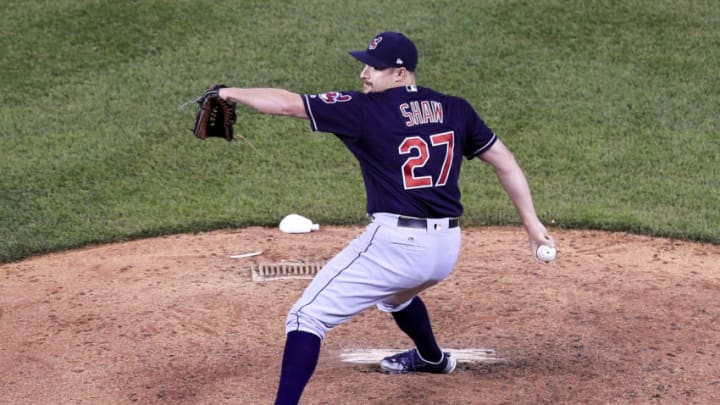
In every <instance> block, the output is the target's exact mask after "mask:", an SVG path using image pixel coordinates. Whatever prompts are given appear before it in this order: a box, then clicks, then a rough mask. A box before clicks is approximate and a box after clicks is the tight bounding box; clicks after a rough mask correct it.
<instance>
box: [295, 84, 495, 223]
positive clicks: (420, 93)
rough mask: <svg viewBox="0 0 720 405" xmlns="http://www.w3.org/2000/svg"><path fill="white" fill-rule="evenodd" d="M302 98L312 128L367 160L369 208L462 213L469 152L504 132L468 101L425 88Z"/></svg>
mask: <svg viewBox="0 0 720 405" xmlns="http://www.w3.org/2000/svg"><path fill="white" fill-rule="evenodd" d="M303 100H304V103H305V109H306V112H307V115H308V117H309V119H310V125H311V127H312V129H313V130H314V131H321V132H329V133H333V134H335V135H337V136H338V137H339V138H340V139H341V140H342V142H343V143H344V144H345V145H346V146H347V148H348V149H349V150H350V151H351V152H352V154H353V155H354V156H355V157H356V158H357V160H358V162H359V163H360V168H361V171H362V175H363V180H364V181H365V190H366V193H367V212H368V213H374V212H390V213H395V214H400V215H407V216H413V217H420V218H444V217H459V216H460V215H462V213H463V207H462V204H461V203H460V188H459V186H458V179H459V177H460V166H461V164H462V158H463V156H465V157H466V158H468V159H471V158H473V157H475V156H478V155H480V154H481V153H483V152H484V151H486V150H487V149H488V148H490V147H491V146H492V144H493V143H494V142H495V140H496V139H497V137H496V136H495V134H494V133H493V132H492V130H490V128H488V127H487V125H485V123H484V122H483V120H482V119H481V118H480V117H479V116H478V114H477V112H476V111H475V109H474V108H473V107H472V106H471V105H470V104H469V103H468V102H467V101H465V100H464V99H462V98H459V97H453V96H448V95H444V94H441V93H438V92H436V91H434V90H431V89H428V88H424V87H416V86H407V87H396V88H392V89H389V90H385V91H383V92H379V93H370V94H363V93H360V92H357V91H343V92H328V93H323V94H305V95H303Z"/></svg>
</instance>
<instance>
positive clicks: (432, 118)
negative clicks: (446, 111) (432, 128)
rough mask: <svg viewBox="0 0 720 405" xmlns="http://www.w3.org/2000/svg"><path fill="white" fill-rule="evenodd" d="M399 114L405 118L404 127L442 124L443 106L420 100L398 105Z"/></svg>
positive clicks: (434, 102) (438, 103) (436, 102)
mask: <svg viewBox="0 0 720 405" xmlns="http://www.w3.org/2000/svg"><path fill="white" fill-rule="evenodd" d="M400 114H402V116H403V117H405V118H407V121H405V125H406V126H408V127H413V126H415V125H424V124H437V123H440V124H442V122H443V106H442V103H440V102H438V101H431V100H421V101H411V102H409V103H402V104H400Z"/></svg>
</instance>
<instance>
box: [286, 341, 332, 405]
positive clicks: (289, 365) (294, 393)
mask: <svg viewBox="0 0 720 405" xmlns="http://www.w3.org/2000/svg"><path fill="white" fill-rule="evenodd" d="M320 343H321V341H320V338H319V337H318V336H316V335H313V334H312V333H307V332H290V333H288V334H287V340H286V341H285V352H284V353H283V359H282V369H281V371H280V385H279V386H278V392H277V398H276V400H275V404H276V405H295V404H297V403H298V402H299V401H300V396H301V395H302V392H303V390H304V389H305V385H307V383H308V381H310V377H312V374H313V372H314V371H315V366H317V362H318V357H319V354H320Z"/></svg>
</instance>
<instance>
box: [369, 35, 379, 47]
mask: <svg viewBox="0 0 720 405" xmlns="http://www.w3.org/2000/svg"><path fill="white" fill-rule="evenodd" d="M380 42H382V37H381V36H380V37H375V38H373V40H372V41H370V44H369V45H368V49H370V50H371V51H372V50H373V49H375V48H377V47H378V45H379V44H380Z"/></svg>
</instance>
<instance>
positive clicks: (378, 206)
mask: <svg viewBox="0 0 720 405" xmlns="http://www.w3.org/2000/svg"><path fill="white" fill-rule="evenodd" d="M350 54H351V55H352V56H353V57H354V58H355V59H357V60H358V61H360V62H362V63H363V65H364V66H363V68H362V70H361V72H360V80H361V81H362V91H328V92H325V93H321V94H299V93H295V92H291V91H287V90H283V89H276V88H237V87H224V86H218V87H216V88H213V89H212V92H214V93H213V94H214V97H216V98H217V99H219V100H222V101H223V102H226V103H229V105H233V106H234V105H236V104H242V105H245V106H248V107H250V108H252V109H255V110H257V111H259V112H261V113H266V114H273V115H283V116H290V117H297V118H302V119H307V120H309V123H310V127H311V129H312V130H313V131H318V132H326V133H332V134H335V136H337V137H338V138H339V139H340V140H341V141H342V142H343V143H344V144H345V146H346V147H347V148H348V150H349V151H350V152H351V153H352V154H353V155H354V156H355V158H356V159H357V160H358V162H359V165H360V169H361V172H362V176H363V180H364V184H365V189H366V196H367V213H368V216H369V218H370V219H371V223H370V224H369V225H368V226H367V228H366V229H365V231H364V232H363V233H362V234H360V235H359V236H358V237H357V238H356V239H355V240H353V241H352V242H350V243H349V244H348V245H347V247H346V248H344V249H343V250H342V251H341V252H339V253H338V254H337V256H335V257H334V258H333V259H332V260H330V261H329V262H328V263H327V265H325V266H324V267H323V269H322V270H321V271H320V272H319V273H318V274H317V275H316V277H315V278H314V279H313V280H312V282H311V283H310V284H309V285H308V287H307V288H306V290H305V291H304V293H303V294H302V296H301V297H300V298H299V299H298V300H297V302H296V303H295V304H294V305H293V307H292V308H291V309H290V312H289V313H288V316H287V321H286V325H285V328H286V332H287V340H286V343H285V350H284V354H283V359H282V369H281V375H280V384H279V387H278V392H277V399H276V403H277V404H296V403H297V402H298V401H299V399H300V396H301V395H302V392H303V390H304V388H305V386H306V384H307V383H308V381H309V380H310V377H311V376H312V374H313V372H314V370H315V367H316V365H317V362H318V355H319V352H320V345H321V342H322V340H323V338H324V337H325V335H326V333H327V332H328V331H329V330H330V329H332V328H333V327H335V326H337V325H340V324H341V323H343V322H345V321H347V320H349V319H351V318H352V317H353V316H355V315H357V314H358V313H360V312H361V311H363V310H365V309H367V308H369V307H371V306H376V307H377V308H378V309H380V310H381V311H385V312H389V313H390V314H392V316H393V318H394V319H395V321H396V323H397V325H398V327H399V328H400V329H401V330H402V331H403V332H404V333H406V334H407V335H408V336H409V337H410V339H412V341H413V343H414V344H415V348H413V349H411V350H408V351H406V352H403V353H400V354H397V355H394V356H390V357H387V358H385V359H383V360H382V362H381V363H380V367H381V369H382V370H384V371H386V372H388V373H409V372H427V373H439V374H447V373H451V372H452V371H453V370H454V369H455V366H456V359H455V358H454V357H453V355H452V353H449V352H444V351H443V350H442V349H441V347H440V346H439V345H438V343H437V342H436V340H435V336H434V334H433V330H432V327H431V324H430V319H429V316H428V311H427V310H426V308H425V304H424V303H423V301H422V300H421V299H420V297H419V296H418V294H419V293H420V292H421V291H423V290H425V289H426V288H428V287H430V286H432V285H434V284H437V283H439V282H440V281H442V280H444V279H445V278H446V277H448V275H449V274H450V272H451V271H452V269H453V267H454V266H455V263H456V261H457V259H458V255H459V253H460V239H461V232H460V226H459V218H460V217H461V216H462V214H463V206H462V204H461V202H460V188H459V186H458V179H459V176H460V167H461V164H462V162H463V158H465V159H468V160H469V159H473V158H479V159H480V160H482V161H485V162H487V163H489V164H490V165H491V166H492V167H493V168H494V170H495V173H496V174H497V177H498V179H499V181H500V183H501V185H502V187H503V188H504V189H505V191H506V192H507V194H508V196H509V198H510V200H511V201H512V203H513V204H514V205H515V207H516V209H517V212H518V213H519V215H520V218H521V219H522V222H523V224H524V227H525V230H526V231H527V234H528V238H529V244H530V250H531V254H532V255H533V257H535V252H536V250H537V248H538V247H539V246H540V245H546V246H550V247H553V248H554V247H555V241H554V239H553V238H552V237H551V236H550V234H549V233H548V232H547V231H546V229H545V227H544V226H543V224H542V223H541V222H540V220H539V219H538V217H537V214H536V212H535V208H534V204H533V201H532V197H531V193H530V189H529V186H528V183H527V181H526V178H525V175H524V174H523V171H522V169H521V168H520V167H519V165H518V164H517V162H516V160H515V158H514V157H513V154H512V153H511V152H510V151H509V150H508V148H507V147H506V146H505V145H504V144H503V143H502V141H501V140H500V139H499V138H498V136H497V135H496V134H495V133H494V132H493V131H492V130H491V129H490V128H489V127H488V126H487V125H486V124H485V122H483V120H482V119H481V118H480V116H479V115H478V114H477V112H476V111H475V110H474V108H473V107H472V106H471V105H470V104H469V103H468V102H467V101H465V100H464V99H462V98H459V97H454V96H450V95H446V94H443V93H440V92H437V91H435V90H432V89H430V88H426V87H421V86H418V85H417V83H416V74H415V68H416V65H417V62H418V53H417V49H416V47H415V45H414V44H413V42H412V41H411V40H410V39H408V38H407V37H406V36H405V35H403V34H401V33H397V32H383V33H381V34H378V35H377V36H375V37H374V38H373V39H372V40H371V41H370V43H369V45H368V47H367V48H366V49H364V50H361V51H355V52H350ZM226 115H227V114H226ZM230 116H231V117H232V116H234V111H231V112H230ZM233 118H234V117H233ZM224 134H225V132H222V131H221V132H220V136H224Z"/></svg>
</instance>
